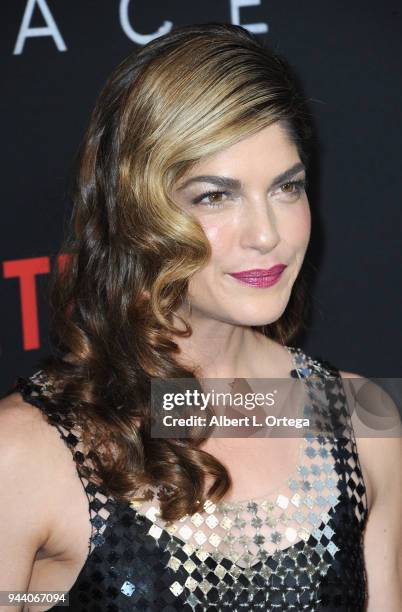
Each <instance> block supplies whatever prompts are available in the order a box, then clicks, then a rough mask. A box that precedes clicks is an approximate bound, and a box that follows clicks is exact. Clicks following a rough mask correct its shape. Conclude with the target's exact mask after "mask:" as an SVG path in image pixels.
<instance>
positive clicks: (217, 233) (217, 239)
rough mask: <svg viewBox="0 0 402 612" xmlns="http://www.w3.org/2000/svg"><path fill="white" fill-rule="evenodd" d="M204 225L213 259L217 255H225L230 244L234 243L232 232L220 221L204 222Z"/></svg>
mask: <svg viewBox="0 0 402 612" xmlns="http://www.w3.org/2000/svg"><path fill="white" fill-rule="evenodd" d="M202 225H203V230H204V232H205V235H206V237H207V238H208V242H209V244H210V245H211V250H212V259H213V258H214V257H216V256H217V255H223V254H224V253H225V252H226V251H227V249H228V248H229V247H230V245H231V244H233V239H232V237H231V234H232V232H231V231H230V230H229V228H227V227H224V226H223V225H222V224H218V223H216V224H212V223H211V224H210V225H208V224H207V223H204V224H202Z"/></svg>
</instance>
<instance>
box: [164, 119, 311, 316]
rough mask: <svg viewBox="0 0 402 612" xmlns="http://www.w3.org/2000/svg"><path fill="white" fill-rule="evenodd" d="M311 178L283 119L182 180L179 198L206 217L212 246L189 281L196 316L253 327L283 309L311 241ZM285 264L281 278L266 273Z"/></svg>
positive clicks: (206, 160)
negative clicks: (204, 262) (307, 186)
mask: <svg viewBox="0 0 402 612" xmlns="http://www.w3.org/2000/svg"><path fill="white" fill-rule="evenodd" d="M293 181H295V182H293ZM304 181H305V169H304V167H303V164H302V163H301V160H300V157H299V154H298V152H297V149H296V147H295V145H293V144H292V143H291V142H290V141H289V138H288V136H287V135H286V132H285V131H284V130H283V128H281V127H280V125H279V124H278V123H275V124H273V125H270V126H268V127H266V128H264V129H262V130H260V131H259V132H257V133H256V134H254V135H252V136H249V137H247V138H245V139H243V140H242V141H240V142H238V143H236V144H234V145H232V146H230V147H228V148H227V149H225V150H223V151H220V152H218V153H216V154H214V155H212V156H210V157H205V158H203V159H202V160H201V161H200V162H198V163H197V164H196V166H194V167H193V168H192V169H191V171H189V172H188V173H187V174H186V175H185V176H183V177H182V178H181V179H180V180H179V181H178V183H177V185H176V186H175V189H174V191H173V194H172V197H173V200H174V201H175V202H176V203H177V204H178V205H179V206H180V207H181V208H183V209H184V210H186V211H187V212H190V213H191V214H192V215H194V216H195V217H196V218H197V219H198V221H199V222H200V224H201V225H202V227H203V229H204V232H205V234H206V236H207V238H208V240H209V242H210V245H211V250H212V257H211V258H210V260H209V262H208V264H207V265H206V266H205V267H204V268H203V269H201V270H200V271H199V272H197V273H196V274H195V275H194V276H193V277H192V278H191V280H190V283H189V293H188V301H189V302H190V304H191V313H192V315H191V317H192V319H194V318H195V317H197V318H208V319H215V320H219V321H225V322H227V323H231V324H235V325H247V326H250V325H264V324H267V323H272V322H274V321H276V320H277V319H278V318H279V317H280V316H281V315H282V313H283V312H284V310H285V308H286V305H287V303H288V301H289V298H290V293H291V289H292V286H293V283H294V282H295V279H296V277H297V275H298V273H299V271H300V268H301V266H302V263H303V258H304V255H305V252H306V249H307V246H308V242H309V239H310V229H311V218H310V208H309V203H308V199H307V196H306V193H305V190H304V185H303V183H304ZM279 264H283V265H284V266H286V267H285V268H284V269H283V271H282V273H281V274H279V276H278V274H276V275H275V274H272V273H271V274H266V273H265V274H262V275H258V274H259V272H260V273H261V270H262V271H264V270H265V271H267V270H269V269H270V268H272V267H273V266H278V265H279ZM247 271H250V272H248V273H247ZM253 271H254V272H253ZM258 271H259V272H258ZM239 272H245V274H244V275H243V276H242V277H241V278H239V277H238V278H236V277H234V276H232V274H233V273H239ZM255 275H257V277H255Z"/></svg>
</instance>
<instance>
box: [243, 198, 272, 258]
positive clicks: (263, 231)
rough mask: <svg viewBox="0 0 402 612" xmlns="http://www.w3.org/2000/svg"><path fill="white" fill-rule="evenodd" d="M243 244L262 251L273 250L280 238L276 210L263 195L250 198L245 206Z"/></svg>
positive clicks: (244, 246) (245, 246)
mask: <svg viewBox="0 0 402 612" xmlns="http://www.w3.org/2000/svg"><path fill="white" fill-rule="evenodd" d="M243 210H244V217H243V219H242V230H241V246H242V247H243V248H249V249H250V248H251V249H257V250H259V251H261V252H262V253H266V252H269V251H272V249H274V248H275V246H276V245H277V244H278V242H279V240H280V236H279V231H278V227H277V219H276V216H275V212H274V211H273V209H272V207H271V206H270V204H269V203H268V202H267V201H266V199H265V198H263V197H261V198H260V197H258V198H253V199H249V201H248V202H247V206H245V207H244V209H243Z"/></svg>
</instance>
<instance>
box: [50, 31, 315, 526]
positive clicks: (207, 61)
mask: <svg viewBox="0 0 402 612" xmlns="http://www.w3.org/2000/svg"><path fill="white" fill-rule="evenodd" d="M276 121H280V122H281V124H282V126H283V127H284V128H285V129H286V132H287V134H288V136H289V138H290V139H291V141H292V142H293V143H294V144H295V145H296V146H297V149H298V152H299V155H300V158H301V159H302V161H303V162H304V164H305V165H306V166H307V164H308V160H309V153H310V150H311V142H312V127H311V120H310V114H309V112H308V110H307V104H306V102H305V99H304V97H303V95H302V94H301V92H300V90H299V86H298V84H297V81H296V80H295V77H294V75H293V74H292V71H291V68H290V67H289V65H288V64H287V62H286V61H285V60H284V59H283V58H282V57H280V56H279V55H278V54H277V53H276V52H274V51H272V50H270V49H268V48H267V47H265V46H264V45H263V44H262V43H260V42H259V41H258V39H257V38H256V37H255V36H253V35H252V34H250V33H249V32H248V31H247V30H245V29H243V28H242V27H240V26H234V25H227V24H220V23H208V24H201V25H192V26H186V27H180V28H176V29H174V30H173V31H171V32H170V33H168V34H166V35H164V36H161V37H159V38H156V39H154V40H153V41H152V42H150V43H148V44H147V45H145V46H143V47H141V48H139V49H136V50H135V51H134V52H132V53H131V54H130V55H129V56H128V57H127V58H125V59H124V60H123V61H122V62H121V63H120V64H119V65H118V66H117V67H116V68H115V69H114V71H113V72H112V74H111V75H110V77H109V78H108V80H107V82H106V84H105V85H104V87H103V89H102V91H101V93H100V95H99V97H98V99H97V101H96V105H95V108H94V110H93V112H92V114H91V117H90V121H89V125H88V127H87V130H86V133H85V135H84V138H83V140H82V142H81V144H80V147H79V150H78V155H77V158H76V163H77V167H76V169H74V170H75V172H74V182H73V189H72V202H73V212H72V215H71V221H70V224H69V227H68V231H67V235H66V237H65V239H64V242H63V244H62V246H61V250H60V251H61V253H63V254H64V255H66V257H65V258H64V265H63V266H62V268H61V269H60V270H59V272H58V273H57V274H56V275H55V276H54V277H53V279H52V286H51V295H50V307H51V316H50V334H51V339H52V345H53V348H52V350H51V353H50V354H49V355H48V356H47V357H46V358H45V359H43V360H42V362H41V363H42V367H43V369H44V370H45V372H46V373H47V375H48V377H49V379H50V381H53V382H54V383H55V385H54V401H55V402H56V401H57V402H59V404H60V406H63V409H64V410H66V411H69V412H71V414H72V415H74V417H75V418H76V420H77V422H80V423H81V424H82V430H83V432H84V434H83V435H84V441H85V444H86V445H87V447H88V448H89V449H90V451H91V456H92V458H93V460H94V463H95V465H96V473H97V475H98V477H99V478H100V480H101V481H102V484H103V486H104V488H105V489H106V490H107V491H108V492H109V493H110V494H112V495H113V496H114V497H115V498H116V499H119V500H130V499H132V498H133V496H135V494H136V492H138V490H139V486H140V485H143V484H149V485H152V484H156V483H157V484H159V485H162V486H163V487H165V486H166V489H169V490H170V495H167V496H166V497H162V498H161V515H162V517H163V518H164V519H165V520H173V519H177V518H180V517H182V516H184V515H185V514H192V513H194V512H195V511H199V509H200V507H202V505H203V504H204V502H205V500H206V498H208V499H211V500H212V501H215V502H216V501H219V500H220V499H221V498H222V497H223V496H224V495H225V493H226V492H227V491H228V490H229V488H230V486H231V477H230V474H229V473H228V470H227V469H226V467H225V466H224V465H223V464H222V463H221V462H219V461H218V460H217V459H215V458H214V457H213V456H212V455H211V454H209V453H207V452H205V451H203V450H202V449H201V448H199V444H200V441H201V439H202V438H201V439H200V438H196V437H194V438H191V437H190V438H186V439H174V438H163V439H161V438H155V437H152V436H151V417H150V402H151V380H152V379H153V377H157V378H162V379H165V378H167V379H171V378H187V379H196V374H195V373H194V372H193V371H191V370H190V369H186V368H184V367H182V366H181V365H179V364H178V362H177V361H176V360H175V354H177V353H178V351H179V349H178V345H177V344H176V343H175V342H174V335H175V334H179V335H180V334H182V335H183V336H185V335H187V336H188V335H190V334H191V327H190V326H189V325H188V323H186V324H185V327H186V328H185V330H181V331H180V332H179V331H178V330H177V327H175V325H174V319H173V313H174V312H175V311H176V310H177V308H178V307H179V306H180V305H181V304H182V303H183V299H184V298H185V297H186V291H187V287H188V281H189V279H190V278H191V276H192V275H193V274H194V273H196V272H197V271H198V270H199V269H200V268H201V267H202V266H204V265H205V264H206V263H207V261H208V259H209V256H210V245H209V243H208V240H207V237H206V236H205V234H204V232H203V230H202V227H201V225H200V224H199V223H198V222H197V220H196V219H195V218H193V217H192V216H191V215H189V214H186V213H185V212H184V211H183V210H182V209H180V207H178V206H177V205H176V204H175V202H174V201H172V199H171V197H170V194H171V192H172V187H173V185H174V184H175V183H176V181H177V180H178V179H179V178H180V177H181V176H183V175H184V173H185V172H186V171H188V170H189V168H191V166H192V164H194V163H196V162H197V161H198V160H200V159H201V158H202V157H204V156H205V155H209V154H212V153H215V152H217V151H219V150H221V149H223V148H225V147H228V146H229V145H232V144H234V143H236V142H237V141H239V140H240V139H242V138H244V137H247V136H249V135H251V134H253V133H255V132H257V131H258V130H260V129H262V128H264V127H266V126H268V125H270V124H272V123H274V122H276ZM305 298H306V291H305V287H304V284H303V277H302V275H301V274H300V275H299V277H298V279H297V280H296V282H295V284H294V287H293V290H292V294H291V298H290V301H289V304H288V306H287V308H286V310H285V312H284V313H283V315H282V316H281V317H280V319H279V320H277V321H275V322H273V323H270V324H269V325H268V324H267V325H264V326H261V327H254V328H253V329H256V330H257V331H259V332H261V333H262V334H265V335H266V336H269V337H270V338H272V339H274V340H277V341H279V342H281V343H282V344H285V343H288V342H290V341H291V340H292V338H293V337H294V336H295V335H296V333H298V332H299V331H300V328H301V326H302V325H303V321H304V307H305ZM207 477H212V485H211V486H210V487H209V489H208V491H205V490H204V489H205V482H206V478H207Z"/></svg>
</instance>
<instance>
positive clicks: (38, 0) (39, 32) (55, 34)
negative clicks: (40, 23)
mask: <svg viewBox="0 0 402 612" xmlns="http://www.w3.org/2000/svg"><path fill="white" fill-rule="evenodd" d="M35 4H37V5H38V8H39V9H40V11H41V13H42V16H43V19H44V20H45V22H46V23H47V26H46V27H43V28H30V27H29V24H30V22H31V19H32V14H33V12H34V9H35ZM36 36H51V37H52V38H53V40H54V42H55V45H56V47H57V48H58V50H59V51H67V47H66V45H65V43H64V40H63V38H62V36H61V34H60V32H59V30H58V28H57V25H56V22H55V20H54V19H53V17H52V13H51V12H50V10H49V7H48V5H47V4H46V0H28V2H27V5H26V8H25V13H24V17H23V18H22V23H21V27H20V31H19V32H18V36H17V42H16V43H15V47H14V51H13V55H20V54H21V53H22V49H23V47H24V43H25V39H26V38H32V37H36Z"/></svg>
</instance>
